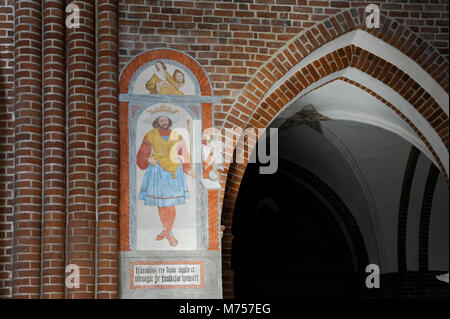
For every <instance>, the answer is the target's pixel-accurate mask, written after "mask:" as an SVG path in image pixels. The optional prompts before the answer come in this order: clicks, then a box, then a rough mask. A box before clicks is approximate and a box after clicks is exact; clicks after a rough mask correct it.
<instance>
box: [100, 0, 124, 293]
mask: <svg viewBox="0 0 450 319" xmlns="http://www.w3.org/2000/svg"><path fill="white" fill-rule="evenodd" d="M97 19H98V38H97V41H98V45H97V48H98V52H97V54H98V72H97V83H98V89H97V97H98V106H97V117H98V122H97V126H98V129H97V130H98V132H97V134H98V140H97V192H98V193H97V214H98V220H99V222H98V230H97V297H98V298H117V297H118V281H119V279H118V274H117V272H118V270H117V269H118V258H119V256H118V239H119V228H118V227H119V226H118V223H119V220H118V205H119V152H118V151H119V120H118V113H119V102H118V93H119V83H118V77H119V76H118V47H117V44H118V42H117V40H118V39H117V38H118V32H117V31H118V27H117V22H118V19H117V1H115V0H99V1H98V17H97Z"/></svg>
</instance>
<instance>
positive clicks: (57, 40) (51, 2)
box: [41, 0, 67, 298]
mask: <svg viewBox="0 0 450 319" xmlns="http://www.w3.org/2000/svg"><path fill="white" fill-rule="evenodd" d="M43 19H44V34H43V38H44V42H43V44H44V49H43V54H44V58H43V60H44V65H43V68H44V69H43V72H44V74H43V81H44V83H43V84H44V93H43V112H44V113H43V120H44V142H43V143H44V157H43V165H44V177H43V179H44V185H43V188H44V189H43V193H44V205H43V214H44V216H43V219H42V221H43V224H42V231H43V238H42V251H43V252H42V295H41V297H42V298H64V296H65V252H66V160H67V158H66V92H65V89H66V63H65V51H66V41H65V40H66V37H65V33H66V32H65V31H66V30H65V27H64V24H65V22H64V21H65V7H64V5H63V4H62V3H61V1H57V0H44V1H43Z"/></svg>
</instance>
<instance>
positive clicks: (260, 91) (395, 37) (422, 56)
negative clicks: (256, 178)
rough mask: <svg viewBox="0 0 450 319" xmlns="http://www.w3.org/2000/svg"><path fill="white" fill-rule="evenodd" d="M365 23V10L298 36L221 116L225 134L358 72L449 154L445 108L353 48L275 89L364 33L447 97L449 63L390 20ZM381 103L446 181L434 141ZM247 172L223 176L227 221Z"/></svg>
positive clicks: (235, 169) (239, 168)
mask: <svg viewBox="0 0 450 319" xmlns="http://www.w3.org/2000/svg"><path fill="white" fill-rule="evenodd" d="M363 24H364V10H363V9H360V10H357V9H351V10H347V11H344V12H341V13H339V14H337V15H336V16H333V17H331V18H330V19H328V20H325V21H323V22H321V23H319V24H317V25H316V26H314V27H312V28H311V29H309V30H307V31H305V32H303V33H301V34H299V35H298V36H297V37H296V38H295V39H293V40H291V41H290V42H289V43H287V44H286V46H284V47H283V48H281V49H280V50H279V51H278V52H277V54H276V55H274V57H273V58H272V59H271V60H270V61H268V62H267V63H265V64H264V65H263V66H262V67H261V68H260V69H259V71H258V72H256V73H255V75H254V76H253V78H252V80H251V81H250V82H249V83H248V84H247V86H246V87H245V88H244V90H243V92H242V93H241V94H240V95H239V96H238V97H237V99H236V101H235V103H234V105H233V107H232V108H231V109H230V110H229V112H228V113H227V114H225V115H222V116H221V118H223V119H224V120H223V121H222V122H219V124H221V125H222V127H223V128H224V129H231V128H236V127H238V128H265V127H266V126H267V125H268V124H269V122H270V121H271V120H272V119H273V118H275V117H276V116H277V115H278V113H279V112H280V110H281V109H282V108H283V107H284V106H285V105H286V104H287V103H288V102H289V101H291V100H292V99H294V98H296V97H298V95H299V94H300V93H303V92H302V91H303V90H304V89H306V88H308V87H309V86H310V85H311V84H313V83H316V82H317V81H319V80H320V79H323V78H324V77H325V76H327V75H330V74H333V73H336V72H338V71H340V70H344V69H346V68H348V67H353V68H356V69H358V70H360V71H362V72H364V73H366V74H368V75H370V76H371V77H373V78H375V79H377V80H379V81H381V82H382V83H384V84H385V85H387V86H389V87H390V88H391V89H392V90H394V91H395V92H397V93H398V94H399V95H400V96H402V97H403V98H404V99H405V100H406V101H408V102H409V103H410V104H411V105H412V106H413V107H414V108H415V109H416V110H417V111H418V112H419V113H420V114H422V116H423V117H424V118H425V119H426V120H427V121H428V123H429V124H430V125H431V126H432V127H433V129H434V131H435V132H436V133H437V134H438V135H439V137H440V139H441V141H442V143H443V145H445V147H446V149H447V151H448V148H449V144H448V115H447V114H446V113H445V112H444V111H443V110H442V109H441V106H440V105H439V104H438V102H437V101H436V100H435V98H434V97H433V96H431V95H430V94H429V93H428V92H427V91H426V90H425V89H424V88H423V87H422V86H421V85H420V84H419V83H417V82H416V81H415V80H414V79H413V78H411V77H410V76H409V75H408V74H406V73H405V72H403V71H402V70H400V69H399V68H398V67H396V66H395V65H393V64H391V63H390V62H388V61H386V60H383V59H382V58H380V57H378V56H376V55H374V54H372V53H371V52H368V51H366V50H364V49H363V48H360V47H357V46H355V45H353V44H351V45H347V46H346V47H343V48H339V49H337V50H335V51H333V52H331V53H329V54H327V55H326V56H324V57H322V58H320V59H318V60H315V61H312V62H311V63H309V64H307V65H305V66H304V67H303V68H301V69H300V70H298V71H297V72H296V73H295V74H293V75H292V76H291V77H290V78H288V79H286V80H285V81H284V82H283V83H281V85H280V86H279V87H278V88H276V89H275V90H273V86H274V84H275V83H277V82H278V81H280V79H281V78H282V77H283V76H284V75H285V74H287V73H288V72H289V70H291V69H292V68H293V67H294V66H296V65H297V64H298V63H299V62H300V61H302V60H303V59H304V58H306V57H308V56H310V54H311V53H313V52H314V51H315V50H316V49H318V48H320V47H321V46H323V45H324V44H326V43H328V42H330V41H332V40H334V39H336V38H338V37H340V36H342V35H345V34H346V33H348V32H350V31H354V30H358V29H359V30H363V31H366V32H368V33H370V34H372V35H374V36H376V37H377V38H379V39H381V40H383V41H384V42H386V43H388V44H390V45H391V46H393V47H394V48H396V49H398V50H399V51H401V52H402V53H404V54H405V55H406V56H408V57H410V58H411V59H412V60H413V61H416V62H417V64H419V65H420V66H421V67H422V69H423V70H424V71H425V72H427V73H428V74H429V75H430V76H431V77H432V78H433V79H434V80H435V81H436V82H437V83H438V84H439V85H440V86H441V87H442V89H443V90H444V91H445V92H447V93H448V78H449V77H448V61H447V60H446V59H445V58H443V57H441V55H440V54H439V53H438V52H437V50H436V49H435V48H433V47H432V46H431V45H430V44H429V43H428V42H427V41H425V40H424V39H422V38H420V37H419V36H417V35H416V34H414V33H413V32H412V31H411V30H409V29H408V28H407V27H405V26H402V25H400V24H399V23H398V22H395V21H393V20H391V19H389V18H387V17H385V16H381V25H382V27H381V28H380V29H379V30H377V29H370V30H369V29H367V28H366V27H365V26H364V25H363ZM346 81H347V82H348V83H350V84H353V85H355V86H357V87H359V88H361V89H364V90H365V91H367V92H369V93H370V94H372V95H373V96H376V95H377V94H376V93H375V92H373V91H371V90H370V89H369V88H365V87H363V86H362V85H361V84H359V83H357V82H355V81H352V80H350V79H346ZM377 98H378V99H379V100H381V101H382V102H384V103H385V104H386V105H387V106H388V107H390V108H391V109H393V110H394V111H395V112H396V113H397V114H398V115H399V116H400V117H401V118H402V119H403V120H404V121H405V122H406V123H407V124H408V125H410V126H411V128H412V129H413V130H414V131H415V132H416V133H417V135H418V136H419V137H420V138H421V139H422V141H423V142H424V144H425V145H426V146H427V147H428V149H429V150H430V152H431V154H433V156H434V158H435V160H436V162H437V163H438V165H439V167H440V168H441V171H442V172H443V173H444V174H445V176H446V177H447V174H446V172H445V169H444V167H443V164H442V162H441V160H440V158H439V157H438V156H437V153H436V152H435V150H434V149H433V148H432V147H431V145H430V143H429V141H427V140H426V138H425V137H424V136H423V135H422V134H421V133H420V132H419V130H418V129H417V128H416V127H415V126H414V125H413V124H412V122H411V121H410V120H409V119H408V118H407V117H406V116H405V115H403V114H402V113H401V112H400V111H399V110H398V109H397V108H396V107H395V106H394V105H392V104H390V103H388V102H387V101H386V100H385V99H384V98H383V97H380V96H377ZM245 167H246V164H245V163H244V164H232V165H230V166H229V167H228V170H227V171H226V173H227V175H225V174H224V175H222V182H223V183H224V184H225V185H226V187H227V191H226V192H225V198H224V202H223V205H224V216H225V215H226V214H229V213H232V210H233V207H234V201H235V199H236V196H237V192H238V189H239V184H240V180H241V178H242V175H243V173H244V172H245ZM447 179H448V177H447Z"/></svg>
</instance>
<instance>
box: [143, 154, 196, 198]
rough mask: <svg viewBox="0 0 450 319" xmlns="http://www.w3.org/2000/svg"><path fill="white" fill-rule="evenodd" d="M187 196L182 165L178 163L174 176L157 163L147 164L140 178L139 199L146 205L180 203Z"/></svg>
mask: <svg viewBox="0 0 450 319" xmlns="http://www.w3.org/2000/svg"><path fill="white" fill-rule="evenodd" d="M188 198H189V191H188V187H187V183H186V178H185V176H184V172H183V167H182V166H181V165H178V168H177V169H176V170H175V178H173V177H172V173H170V172H167V171H165V170H164V169H163V168H162V167H161V166H160V165H159V163H156V165H155V166H153V165H151V164H149V165H148V168H147V169H146V170H145V175H144V179H143V180H142V185H141V189H140V192H139V199H140V200H143V201H144V204H145V205H147V206H156V207H169V206H173V205H181V204H184V203H185V202H186V199H188Z"/></svg>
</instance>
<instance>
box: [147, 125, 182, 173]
mask: <svg viewBox="0 0 450 319" xmlns="http://www.w3.org/2000/svg"><path fill="white" fill-rule="evenodd" d="M145 138H146V139H147V140H148V141H149V142H150V144H151V145H152V147H153V153H152V155H151V157H152V158H153V159H155V160H157V161H159V165H160V166H161V167H162V169H164V170H165V171H166V172H170V173H171V174H172V178H173V179H175V171H176V170H177V168H178V165H179V162H178V160H177V156H176V155H177V154H176V153H177V147H178V143H179V142H180V141H181V139H182V137H181V135H180V134H178V133H177V132H175V131H171V132H170V135H169V138H168V140H167V141H166V140H164V138H163V137H162V136H161V134H160V133H159V129H158V128H155V129H153V130H151V131H150V132H148V133H147V134H146V135H145ZM153 166H154V165H153Z"/></svg>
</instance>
